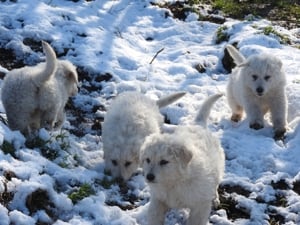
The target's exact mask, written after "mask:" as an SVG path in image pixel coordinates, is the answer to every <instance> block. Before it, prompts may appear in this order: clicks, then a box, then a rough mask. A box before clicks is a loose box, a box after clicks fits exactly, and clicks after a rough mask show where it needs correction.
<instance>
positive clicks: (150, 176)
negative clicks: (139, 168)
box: [146, 173, 155, 182]
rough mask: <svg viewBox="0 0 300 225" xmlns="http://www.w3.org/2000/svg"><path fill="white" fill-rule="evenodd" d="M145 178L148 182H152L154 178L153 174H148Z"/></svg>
mask: <svg viewBox="0 0 300 225" xmlns="http://www.w3.org/2000/svg"><path fill="white" fill-rule="evenodd" d="M146 178H147V180H148V181H150V182H151V181H154V179H155V176H154V174H153V173H148V174H147V176H146Z"/></svg>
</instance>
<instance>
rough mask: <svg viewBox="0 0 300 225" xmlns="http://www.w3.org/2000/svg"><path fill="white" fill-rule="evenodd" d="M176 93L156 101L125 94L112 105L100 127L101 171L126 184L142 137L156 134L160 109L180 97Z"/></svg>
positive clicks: (135, 93) (133, 93)
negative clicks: (107, 172) (102, 156)
mask: <svg viewBox="0 0 300 225" xmlns="http://www.w3.org/2000/svg"><path fill="white" fill-rule="evenodd" d="M184 94H185V93H184V92H178V93H174V94H171V95H169V96H166V97H164V98H162V99H160V100H158V101H156V102H155V101H154V100H151V99H150V98H148V97H146V96H145V95H143V94H141V93H138V92H125V93H122V94H120V95H118V96H117V97H116V99H114V101H113V102H112V104H111V106H110V108H109V110H108V111H107V114H106V115H105V117H104V122H103V125H102V141H103V150H104V159H105V169H106V170H107V171H110V172H111V174H112V176H113V177H115V178H119V177H120V178H123V179H124V180H128V179H129V178H130V177H131V176H132V175H133V173H134V172H136V171H137V169H138V167H139V157H140V147H141V145H142V143H143V142H144V139H145V137H146V136H148V135H150V134H152V133H156V132H160V128H161V126H162V124H163V121H164V119H163V116H162V115H161V113H160V112H159V108H160V107H164V106H166V105H168V104H171V103H172V102H174V101H176V100H177V99H179V98H180V97H182V96H183V95H184Z"/></svg>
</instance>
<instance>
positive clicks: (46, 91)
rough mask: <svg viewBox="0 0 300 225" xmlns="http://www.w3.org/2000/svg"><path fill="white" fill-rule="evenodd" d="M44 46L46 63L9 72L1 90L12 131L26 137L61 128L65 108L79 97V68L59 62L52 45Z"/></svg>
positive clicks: (46, 44) (44, 43)
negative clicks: (38, 131) (75, 96)
mask: <svg viewBox="0 0 300 225" xmlns="http://www.w3.org/2000/svg"><path fill="white" fill-rule="evenodd" d="M42 45H43V50H44V52H45V55H46V62H45V63H40V64H38V65H36V66H33V67H23V68H20V69H15V70H12V71H10V72H8V73H7V74H6V76H5V79H4V81H3V85H2V90H1V91H2V93H1V94H2V102H3V105H4V108H5V111H6V114H7V119H8V125H9V127H10V128H11V129H12V130H20V131H21V132H22V133H23V134H25V135H29V134H32V132H33V131H36V130H37V129H39V128H42V127H45V128H47V129H49V130H51V129H52V128H54V127H57V126H61V124H62V123H63V121H61V120H64V118H65V115H64V107H65V104H66V102H67V100H68V98H69V96H73V95H75V94H76V93H77V83H78V78H77V72H76V68H75V67H74V66H73V65H72V64H71V63H70V62H68V61H64V60H57V59H56V55H55V52H54V51H53V49H52V48H51V46H50V45H49V44H48V43H46V42H42Z"/></svg>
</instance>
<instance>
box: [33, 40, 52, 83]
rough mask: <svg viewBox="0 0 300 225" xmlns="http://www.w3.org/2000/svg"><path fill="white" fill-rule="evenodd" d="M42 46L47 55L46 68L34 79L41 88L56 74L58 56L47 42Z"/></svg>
mask: <svg viewBox="0 0 300 225" xmlns="http://www.w3.org/2000/svg"><path fill="white" fill-rule="evenodd" d="M42 46H43V50H44V53H45V55H46V63H45V67H44V68H43V69H41V71H39V72H38V73H36V74H35V75H34V78H33V81H34V83H35V84H36V85H37V86H38V87H40V86H41V85H42V84H43V83H44V82H46V81H47V80H48V79H49V78H50V77H51V75H52V74H54V72H55V71H56V66H57V60H56V54H55V52H54V50H53V48H52V47H51V46H50V45H49V44H48V43H47V42H45V41H42Z"/></svg>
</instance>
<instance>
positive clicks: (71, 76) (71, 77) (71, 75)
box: [65, 71, 77, 81]
mask: <svg viewBox="0 0 300 225" xmlns="http://www.w3.org/2000/svg"><path fill="white" fill-rule="evenodd" d="M65 76H66V78H67V79H68V80H74V81H77V79H76V75H75V74H74V72H72V71H67V72H66V73H65Z"/></svg>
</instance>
